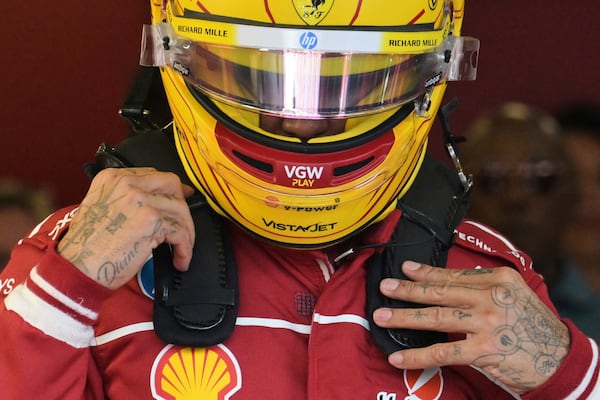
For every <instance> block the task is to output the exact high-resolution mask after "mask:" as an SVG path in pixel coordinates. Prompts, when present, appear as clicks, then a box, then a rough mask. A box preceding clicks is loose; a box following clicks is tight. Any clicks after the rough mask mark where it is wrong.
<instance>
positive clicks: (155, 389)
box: [150, 345, 242, 400]
mask: <svg viewBox="0 0 600 400" xmlns="http://www.w3.org/2000/svg"><path fill="white" fill-rule="evenodd" d="M150 380H151V382H150V386H151V388H152V395H153V397H154V399H157V400H192V399H194V400H227V399H229V398H230V397H231V396H232V395H233V394H234V393H236V392H237V391H238V390H239V389H240V388H241V387H242V375H241V373H240V367H239V364H238V362H237V360H236V359H235V357H234V356H233V354H232V353H231V351H229V349H228V348H227V347H225V346H223V345H217V346H214V347H209V348H193V347H176V346H173V345H168V346H166V347H165V348H164V349H163V350H162V351H161V352H160V353H159V355H158V356H157V357H156V359H155V360H154V364H153V365H152V373H151V378H150Z"/></svg>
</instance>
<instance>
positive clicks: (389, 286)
mask: <svg viewBox="0 0 600 400" xmlns="http://www.w3.org/2000/svg"><path fill="white" fill-rule="evenodd" d="M381 287H382V289H384V290H395V289H396V288H397V287H398V280H397V279H389V278H388V279H384V280H382V281H381Z"/></svg>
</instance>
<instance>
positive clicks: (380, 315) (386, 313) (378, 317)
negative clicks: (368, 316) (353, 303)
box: [373, 308, 392, 321]
mask: <svg viewBox="0 0 600 400" xmlns="http://www.w3.org/2000/svg"><path fill="white" fill-rule="evenodd" d="M391 318H392V311H391V310H387V309H384V308H380V309H378V310H375V312H374V313H373V319H374V320H375V321H389V320H390V319H391Z"/></svg>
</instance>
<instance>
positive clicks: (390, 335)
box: [367, 157, 467, 354]
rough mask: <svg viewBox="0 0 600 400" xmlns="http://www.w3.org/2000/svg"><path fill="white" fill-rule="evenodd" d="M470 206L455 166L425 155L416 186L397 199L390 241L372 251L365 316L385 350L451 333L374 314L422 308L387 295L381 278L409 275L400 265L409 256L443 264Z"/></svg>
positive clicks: (429, 341) (430, 341) (424, 343)
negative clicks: (383, 322)
mask: <svg viewBox="0 0 600 400" xmlns="http://www.w3.org/2000/svg"><path fill="white" fill-rule="evenodd" d="M466 207H467V193H466V192H465V189H464V186H463V184H462V183H461V181H460V179H459V177H458V175H457V174H456V171H452V170H450V169H449V168H447V167H446V166H445V165H443V164H442V163H441V162H440V161H437V160H435V159H433V158H428V157H426V158H425V160H424V161H423V164H422V166H421V169H420V170H419V173H418V175H417V177H416V179H415V181H414V183H413V185H412V186H411V188H410V189H409V191H408V192H407V193H406V194H405V195H404V196H403V197H402V199H401V200H400V201H399V203H398V208H400V209H401V210H402V218H401V219H400V222H399V223H398V225H397V227H396V231H395V233H394V236H393V238H392V243H391V245H390V246H389V247H386V248H385V249H384V250H383V251H382V252H380V253H377V254H376V255H375V256H373V258H372V259H371V263H370V265H369V270H368V279H367V315H368V316H369V319H370V321H369V322H370V324H371V332H372V334H373V337H374V339H375V342H376V343H377V344H378V345H379V347H380V348H381V349H382V350H383V351H384V352H385V353H387V354H390V353H392V352H394V351H397V350H400V349H403V348H410V347H425V346H429V345H431V344H433V343H436V342H440V341H445V340H447V335H446V334H444V333H440V332H428V331H427V332H426V331H415V330H410V329H384V328H380V327H378V326H377V325H376V324H375V323H374V321H373V320H372V315H373V311H374V310H375V309H377V308H379V307H393V308H413V307H424V306H423V305H418V304H413V303H407V302H402V301H398V300H393V299H390V298H387V297H385V296H383V295H382V294H381V292H380V291H379V283H380V282H381V280H382V279H384V278H388V277H394V278H400V279H406V277H405V276H404V274H403V273H402V270H401V266H402V263H403V262H404V261H406V260H412V261H416V262H421V263H426V264H429V265H433V266H437V267H444V266H445V265H446V260H447V256H448V250H449V248H450V247H451V246H452V244H453V242H454V232H455V228H456V226H457V225H458V223H459V222H460V221H461V220H462V218H463V217H464V214H465V211H466Z"/></svg>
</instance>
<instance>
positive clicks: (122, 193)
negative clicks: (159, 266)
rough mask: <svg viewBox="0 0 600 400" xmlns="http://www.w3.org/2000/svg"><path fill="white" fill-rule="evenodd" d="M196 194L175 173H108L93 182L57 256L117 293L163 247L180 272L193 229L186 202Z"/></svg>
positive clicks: (186, 259) (188, 253) (188, 256)
mask: <svg viewBox="0 0 600 400" xmlns="http://www.w3.org/2000/svg"><path fill="white" fill-rule="evenodd" d="M192 193H193V189H192V188H190V187H188V186H185V185H183V184H182V183H181V181H180V180H179V178H178V177H177V176H176V175H174V174H171V173H165V172H158V171H156V170H155V169H152V168H123V169H110V168H109V169H105V170H103V171H101V172H100V173H99V174H98V175H97V176H96V177H95V178H94V180H93V181H92V184H91V186H90V189H89V191H88V193H87V195H86V197H85V198H84V199H83V201H82V202H81V205H80V206H79V210H78V211H77V213H76V214H75V216H74V218H73V220H72V222H71V225H70V227H69V230H68V232H67V233H66V234H65V236H64V237H63V238H62V239H61V241H60V243H59V244H58V252H59V253H60V254H61V255H62V256H63V257H65V258H66V259H67V260H69V261H71V262H72V263H73V264H74V265H75V266H77V267H78V268H79V269H80V270H81V271H83V273H85V274H86V275H87V276H89V277H90V278H92V279H94V280H96V281H98V282H99V283H100V284H102V285H104V286H106V287H109V288H112V289H116V288H118V287H119V286H121V285H123V284H124V283H125V282H127V281H128V280H129V279H131V278H132V277H133V276H134V275H135V274H136V273H137V272H138V270H139V269H140V268H141V267H142V266H143V265H144V263H145V262H146V260H147V259H148V257H149V256H150V254H151V253H152V249H154V248H156V247H157V246H158V245H159V244H161V243H163V242H167V243H169V244H171V245H172V246H173V254H174V257H173V264H174V265H175V267H176V268H178V269H180V270H186V269H187V267H188V264H189V262H190V259H191V256H192V247H193V243H194V225H193V221H192V218H191V216H190V212H189V209H188V206H187V204H186V202H185V197H186V196H189V195H191V194H192Z"/></svg>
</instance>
